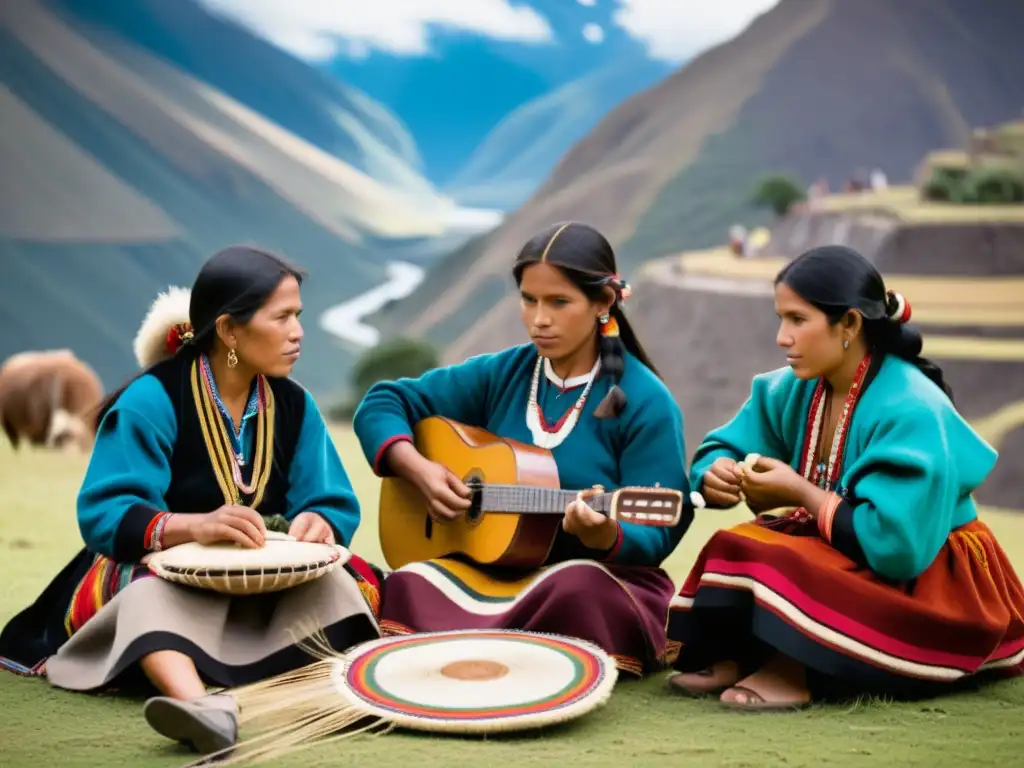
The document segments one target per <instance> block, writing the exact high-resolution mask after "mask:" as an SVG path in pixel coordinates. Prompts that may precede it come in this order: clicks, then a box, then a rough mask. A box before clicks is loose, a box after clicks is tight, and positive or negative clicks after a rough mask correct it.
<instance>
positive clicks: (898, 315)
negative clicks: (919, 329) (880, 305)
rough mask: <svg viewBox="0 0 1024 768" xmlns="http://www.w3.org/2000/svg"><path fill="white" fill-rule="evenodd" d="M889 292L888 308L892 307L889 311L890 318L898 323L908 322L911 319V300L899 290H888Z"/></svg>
mask: <svg viewBox="0 0 1024 768" xmlns="http://www.w3.org/2000/svg"><path fill="white" fill-rule="evenodd" d="M888 294H889V301H888V302H887V304H888V307H887V308H891V309H890V311H889V312H888V315H889V319H890V320H892V321H893V322H896V323H906V322H907V321H909V320H910V315H911V311H910V302H909V301H907V300H906V298H905V297H904V296H903V294H902V293H900V292H899V291H888Z"/></svg>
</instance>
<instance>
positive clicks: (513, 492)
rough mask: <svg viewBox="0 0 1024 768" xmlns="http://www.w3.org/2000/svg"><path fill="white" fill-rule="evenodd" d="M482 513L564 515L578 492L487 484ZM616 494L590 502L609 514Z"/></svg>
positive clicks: (483, 493) (483, 495)
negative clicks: (613, 496)
mask: <svg viewBox="0 0 1024 768" xmlns="http://www.w3.org/2000/svg"><path fill="white" fill-rule="evenodd" d="M479 494H480V496H479V498H480V510H481V511H482V512H484V513H487V512H508V513H512V514H518V515H530V514H537V515H553V514H562V513H563V512H565V508H566V507H567V506H569V503H570V502H571V501H573V500H574V499H575V498H576V494H577V491H566V490H562V489H560V488H537V487H534V486H528V485H493V484H487V485H484V486H482V487H481V488H480V490H479ZM611 499H612V494H610V493H602V494H600V495H597V496H590V497H589V498H587V499H586V502H587V504H588V505H590V507H591V508H592V509H593V510H594V511H595V512H601V513H602V514H608V511H609V509H610V508H611Z"/></svg>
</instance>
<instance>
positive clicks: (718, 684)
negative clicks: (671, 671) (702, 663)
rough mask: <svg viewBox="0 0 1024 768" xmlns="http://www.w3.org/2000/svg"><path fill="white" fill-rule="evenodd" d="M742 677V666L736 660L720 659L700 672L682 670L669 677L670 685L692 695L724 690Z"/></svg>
mask: <svg viewBox="0 0 1024 768" xmlns="http://www.w3.org/2000/svg"><path fill="white" fill-rule="evenodd" d="M739 679H740V666H739V664H737V663H736V662H735V661H719V662H718V663H716V664H712V665H711V667H710V668H709V669H702V670H701V671H700V672H681V673H679V674H678V675H673V676H672V677H670V678H669V681H668V682H669V685H671V686H672V687H673V688H677V689H678V690H680V691H682V692H684V693H689V694H692V695H703V694H706V693H715V692H717V691H721V690H724V689H726V688H728V687H729V686H730V685H735V684H736V683H737V682H738V681H739Z"/></svg>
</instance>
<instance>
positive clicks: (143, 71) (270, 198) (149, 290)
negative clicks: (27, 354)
mask: <svg viewBox="0 0 1024 768" xmlns="http://www.w3.org/2000/svg"><path fill="white" fill-rule="evenodd" d="M183 2H184V0H183ZM15 6H17V7H15ZM55 7H56V6H54V7H51V6H50V5H49V4H46V3H43V2H36V1H35V0H30V1H29V2H25V3H18V4H7V5H5V6H4V7H3V8H0V107H2V109H0V178H2V179H3V185H4V196H5V201H8V200H9V201H11V202H10V203H8V202H5V204H4V206H3V213H0V267H2V274H3V275H4V278H3V280H2V281H0V318H2V319H3V320H4V322H5V332H4V333H3V334H0V359H3V358H5V357H6V356H7V355H9V354H11V353H13V352H16V351H19V350H24V349H38V348H53V347H71V348H73V349H74V350H75V351H76V352H77V353H78V354H79V355H80V356H82V357H83V358H84V359H86V360H88V361H89V362H90V363H91V364H92V365H93V366H94V367H96V369H97V371H98V372H99V373H100V376H101V377H102V379H103V381H104V383H105V384H106V386H108V387H113V386H115V385H117V384H118V383H120V382H121V381H122V380H124V379H125V378H126V377H128V376H130V375H131V374H132V373H133V372H134V370H135V369H136V364H135V361H134V359H133V356H132V351H131V340H132V337H133V335H134V332H135V330H136V329H137V327H138V325H139V323H140V322H141V320H142V317H143V316H144V314H145V311H146V309H147V307H148V305H149V304H150V302H152V300H153V299H154V298H155V297H156V296H157V294H158V293H159V292H160V291H162V290H164V289H166V288H167V286H168V285H172V284H175V285H188V284H190V283H191V280H192V279H193V277H194V275H195V273H196V271H197V269H198V267H199V265H200V264H201V263H202V261H203V260H204V259H205V258H207V257H208V256H209V255H210V254H212V253H213V252H214V251H216V250H217V249H219V248H221V247H224V246H225V245H228V244H231V243H236V242H251V243H257V244H260V245H262V246H264V247H267V248H271V249H273V250H276V251H279V252H281V253H283V254H284V255H286V256H288V257H290V258H292V259H293V260H295V261H296V262H298V263H299V264H300V265H302V266H303V267H305V268H306V269H307V270H309V272H310V280H309V282H308V283H307V285H306V288H305V290H304V298H305V302H306V307H307V314H306V317H307V318H308V322H307V324H306V328H307V336H306V342H307V343H306V346H305V354H304V357H303V359H302V360H301V361H300V362H299V364H298V366H297V368H296V376H297V378H299V379H300V380H302V381H303V382H304V383H306V384H307V386H309V387H310V388H311V389H312V390H313V391H314V392H315V393H317V394H319V395H323V396H328V397H329V396H333V395H335V394H336V393H337V392H338V390H339V389H341V388H342V387H343V386H344V385H345V382H346V375H347V370H348V367H349V365H350V364H351V361H352V352H353V351H354V350H352V349H349V348H346V347H344V346H343V345H342V344H340V342H338V341H337V339H336V338H335V337H333V336H331V335H330V334H328V333H327V332H326V331H324V330H323V329H321V328H320V327H319V325H318V318H319V317H320V315H321V314H322V313H323V312H324V311H325V310H327V309H328V308H330V307H332V306H334V305H336V304H338V303H340V302H342V301H345V300H346V299H349V298H352V297H353V296H355V295H357V294H359V293H361V292H363V291H366V290H367V289H369V288H371V287H373V286H375V285H377V284H379V283H380V282H382V281H383V280H384V279H385V278H386V273H385V270H386V264H387V261H388V259H389V246H390V244H400V243H402V242H407V241H423V240H429V239H431V238H434V237H436V236H439V235H443V234H444V233H445V231H446V226H447V224H446V222H447V221H448V220H449V217H450V216H451V214H452V212H453V210H454V206H453V205H452V204H451V203H450V202H449V201H447V200H446V199H444V198H442V197H439V196H437V195H436V194H434V193H433V191H432V190H431V189H430V187H429V185H420V186H419V187H417V185H416V184H415V183H414V182H415V178H416V177H415V173H414V172H413V171H412V170H411V169H408V168H407V169H406V172H405V176H404V178H407V179H411V181H410V182H409V184H405V185H402V184H396V183H394V182H395V180H396V179H398V178H399V176H401V174H397V172H396V170H395V165H394V164H395V163H397V162H399V160H400V158H399V156H398V155H394V156H393V157H392V158H391V161H392V162H391V165H390V167H389V169H388V179H387V181H388V182H389V183H384V182H382V181H380V180H378V179H377V178H375V177H374V176H372V175H370V174H369V173H368V172H366V171H364V170H360V169H357V168H356V167H354V166H353V165H351V164H349V163H347V162H346V161H345V159H344V158H339V157H337V156H335V155H332V154H328V153H327V152H325V151H324V150H322V149H320V148H319V147H317V146H315V145H313V144H311V143H309V142H307V141H306V140H304V139H303V138H301V137H300V136H298V135H296V134H294V133H291V132H289V131H286V130H285V129H283V128H282V127H281V126H279V125H278V124H276V123H274V122H272V121H270V120H268V119H267V118H266V117H264V116H263V115H262V114H260V113H258V112H255V111H254V110H252V109H251V108H249V107H247V106H246V105H244V104H243V103H241V102H239V101H236V100H235V99H234V98H232V97H231V95H229V94H227V93H225V92H223V91H220V90H218V89H216V88H214V87H213V86H211V85H209V84H208V83H207V82H204V81H201V80H198V79H196V78H195V77H193V76H192V75H191V74H189V73H188V72H186V71H185V70H182V69H179V68H177V67H175V66H173V65H172V64H171V63H170V62H169V61H167V60H166V59H162V58H158V57H157V56H155V55H153V54H152V53H151V52H150V51H147V50H146V49H145V48H143V47H141V46H137V45H135V44H134V43H133V41H132V40H130V39H127V38H124V37H120V36H118V35H117V34H115V33H114V32H111V31H110V30H106V31H98V30H97V28H93V27H90V28H89V29H88V30H87V32H88V33H87V34H86V33H85V31H83V30H84V28H82V27H81V26H80V22H78V21H77V20H76V19H75V18H73V17H70V16H63V15H61V13H60V12H58V11H55V10H54V8H55ZM190 7H191V4H190ZM193 10H194V7H193ZM246 50H247V51H248V55H249V56H250V59H251V60H250V62H249V64H250V66H251V69H252V70H253V71H259V72H260V77H261V79H262V80H263V82H264V86H265V88H266V89H268V90H270V91H272V90H273V89H275V88H283V87H285V85H291V84H294V83H295V82H296V77H297V72H296V68H295V64H296V62H294V60H286V61H287V63H288V66H287V67H286V68H285V70H283V75H282V77H278V72H277V71H276V70H275V69H274V66H272V65H274V64H275V62H278V61H279V60H280V59H279V58H278V57H277V56H278V55H277V54H274V55H273V56H267V57H265V58H264V57H262V52H266V51H272V50H273V49H271V48H270V47H269V46H268V45H264V46H252V47H250V48H248V49H246ZM230 53H231V51H225V55H227V54H230ZM232 65H233V66H237V62H235V61H232ZM300 72H301V70H300ZM308 73H309V77H310V79H311V81H313V82H314V84H315V83H316V82H318V81H317V79H318V78H322V75H321V74H319V73H317V72H315V71H314V70H312V69H309V70H308ZM327 106H330V104H327ZM336 106H337V108H338V109H342V108H343V107H344V106H345V105H344V104H343V103H342V102H340V101H339V102H338V104H337V105H336ZM364 106H366V105H364ZM364 111H365V110H364ZM354 114H355V113H354V112H352V111H351V109H349V112H348V120H349V124H350V126H351V124H352V121H353V120H355V117H354ZM366 130H369V129H366ZM356 133H358V131H356ZM363 134H364V135H363V138H366V137H365V134H366V131H363ZM363 146H364V148H365V146H366V145H365V143H364V144H363ZM357 149H358V145H357Z"/></svg>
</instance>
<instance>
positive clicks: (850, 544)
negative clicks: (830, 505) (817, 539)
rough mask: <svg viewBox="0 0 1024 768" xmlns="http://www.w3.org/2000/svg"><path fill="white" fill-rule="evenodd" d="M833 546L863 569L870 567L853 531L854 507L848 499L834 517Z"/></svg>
mask: <svg viewBox="0 0 1024 768" xmlns="http://www.w3.org/2000/svg"><path fill="white" fill-rule="evenodd" d="M832 546H833V547H835V548H836V549H837V550H839V551H840V552H842V553H843V554H844V555H846V556H847V557H848V558H850V559H851V560H852V561H853V562H855V563H856V564H857V565H859V566H861V567H862V568H867V567H869V566H868V560H867V558H866V557H865V556H864V550H863V549H861V547H860V542H859V541H858V540H857V533H856V531H854V529H853V505H852V504H850V502H848V501H846V499H843V500H842V501H840V502H839V505H838V506H837V507H836V511H835V514H834V515H833V516H832Z"/></svg>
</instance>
